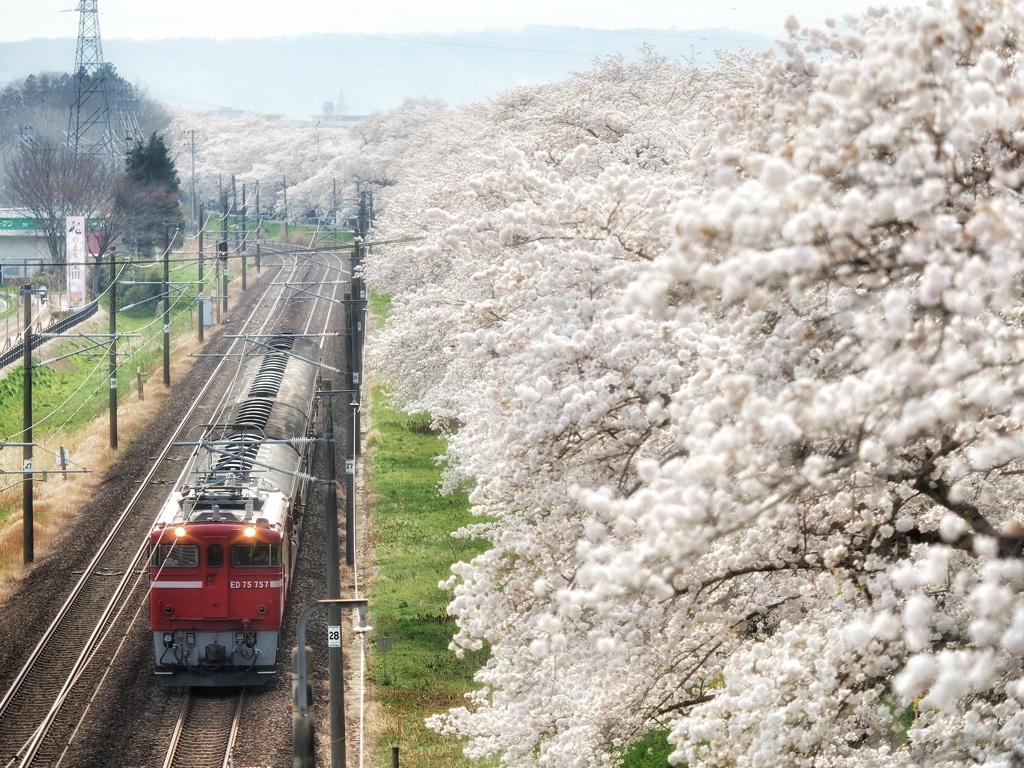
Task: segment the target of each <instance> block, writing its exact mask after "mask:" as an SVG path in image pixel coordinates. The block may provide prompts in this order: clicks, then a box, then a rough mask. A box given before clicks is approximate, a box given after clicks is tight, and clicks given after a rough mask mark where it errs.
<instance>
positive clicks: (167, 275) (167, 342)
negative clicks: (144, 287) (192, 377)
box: [164, 224, 171, 387]
mask: <svg viewBox="0 0 1024 768" xmlns="http://www.w3.org/2000/svg"><path fill="white" fill-rule="evenodd" d="M170 253H171V225H170V224H164V386H165V387H169V386H171V262H170Z"/></svg>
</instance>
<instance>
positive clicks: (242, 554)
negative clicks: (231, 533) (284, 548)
mask: <svg viewBox="0 0 1024 768" xmlns="http://www.w3.org/2000/svg"><path fill="white" fill-rule="evenodd" d="M280 564H281V545H280V544H235V545H234V546H232V547H231V565H233V566H236V567H239V568H248V567H259V566H263V567H266V566H271V565H280Z"/></svg>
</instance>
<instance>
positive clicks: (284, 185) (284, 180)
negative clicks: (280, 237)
mask: <svg viewBox="0 0 1024 768" xmlns="http://www.w3.org/2000/svg"><path fill="white" fill-rule="evenodd" d="M281 186H282V192H283V194H284V244H285V245H288V179H287V177H285V176H282V177H281Z"/></svg>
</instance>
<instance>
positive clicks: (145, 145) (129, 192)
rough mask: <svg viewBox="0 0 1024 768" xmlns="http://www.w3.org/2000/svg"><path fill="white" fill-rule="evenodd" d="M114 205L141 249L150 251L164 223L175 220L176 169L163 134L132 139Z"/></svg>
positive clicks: (176, 199)
mask: <svg viewBox="0 0 1024 768" xmlns="http://www.w3.org/2000/svg"><path fill="white" fill-rule="evenodd" d="M122 181H123V183H122V185H121V189H120V191H119V193H118V196H117V197H118V199H117V207H118V208H119V209H120V211H121V213H122V214H123V216H122V218H123V219H125V220H126V221H127V224H128V225H127V232H126V234H128V236H129V238H130V240H131V241H133V244H134V245H135V246H136V247H137V248H138V250H139V251H140V252H141V253H145V254H149V253H152V251H153V249H154V246H155V245H156V244H157V243H158V242H160V241H161V239H162V237H163V231H164V225H165V224H168V223H170V222H175V221H178V220H179V219H180V218H181V212H180V209H179V207H178V203H179V198H180V195H181V189H180V183H179V181H178V172H177V170H176V169H175V167H174V162H173V161H172V160H171V157H170V155H169V154H168V152H167V145H166V143H165V142H164V140H163V137H162V136H160V135H159V134H157V133H155V132H154V133H153V134H152V135H151V136H150V137H149V141H147V142H142V141H139V142H138V143H136V145H135V147H134V148H133V149H132V151H131V152H130V153H129V155H128V158H127V160H126V162H125V174H124V178H123V180H122Z"/></svg>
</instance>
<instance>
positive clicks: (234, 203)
mask: <svg viewBox="0 0 1024 768" xmlns="http://www.w3.org/2000/svg"><path fill="white" fill-rule="evenodd" d="M231 219H232V223H233V225H234V230H235V253H238V251H239V250H240V249H239V246H238V185H237V184H236V183H235V176H234V174H232V175H231Z"/></svg>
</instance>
